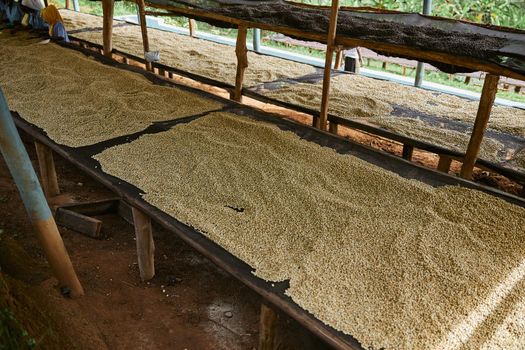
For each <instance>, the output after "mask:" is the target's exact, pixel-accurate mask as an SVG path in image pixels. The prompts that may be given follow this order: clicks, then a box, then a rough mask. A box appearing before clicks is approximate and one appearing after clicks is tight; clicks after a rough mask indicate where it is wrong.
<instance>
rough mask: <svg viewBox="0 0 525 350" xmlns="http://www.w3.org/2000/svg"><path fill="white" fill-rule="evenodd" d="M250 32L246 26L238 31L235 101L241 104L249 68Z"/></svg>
mask: <svg viewBox="0 0 525 350" xmlns="http://www.w3.org/2000/svg"><path fill="white" fill-rule="evenodd" d="M247 32H248V30H247V28H246V27H245V26H239V28H238V30H237V44H236V46H235V54H236V56H237V75H236V77H235V89H234V90H233V100H234V101H237V102H241V100H242V85H243V80H244V71H245V70H246V68H247V67H248V49H247V48H246V34H247Z"/></svg>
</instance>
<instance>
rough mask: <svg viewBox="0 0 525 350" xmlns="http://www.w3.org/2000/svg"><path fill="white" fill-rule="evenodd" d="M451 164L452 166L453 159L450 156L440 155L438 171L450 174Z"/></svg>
mask: <svg viewBox="0 0 525 350" xmlns="http://www.w3.org/2000/svg"><path fill="white" fill-rule="evenodd" d="M451 164H452V158H451V157H450V156H447V155H445V154H440V155H439V162H438V166H437V170H439V171H442V172H444V173H448V172H449V170H450V165H451Z"/></svg>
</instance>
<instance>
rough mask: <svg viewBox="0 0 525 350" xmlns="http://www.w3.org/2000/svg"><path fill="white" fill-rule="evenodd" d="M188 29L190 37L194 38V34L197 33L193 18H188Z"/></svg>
mask: <svg viewBox="0 0 525 350" xmlns="http://www.w3.org/2000/svg"><path fill="white" fill-rule="evenodd" d="M188 27H189V30H190V36H191V37H194V36H195V33H196V32H197V21H196V20H194V19H193V18H189V19H188Z"/></svg>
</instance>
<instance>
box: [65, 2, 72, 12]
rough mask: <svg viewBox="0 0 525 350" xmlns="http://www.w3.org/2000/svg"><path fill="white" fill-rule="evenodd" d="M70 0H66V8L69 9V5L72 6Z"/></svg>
mask: <svg viewBox="0 0 525 350" xmlns="http://www.w3.org/2000/svg"><path fill="white" fill-rule="evenodd" d="M70 2H71V1H70V0H66V8H67V9H68V10H69V6H70Z"/></svg>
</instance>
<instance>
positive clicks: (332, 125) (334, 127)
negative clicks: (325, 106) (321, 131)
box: [328, 121, 339, 135]
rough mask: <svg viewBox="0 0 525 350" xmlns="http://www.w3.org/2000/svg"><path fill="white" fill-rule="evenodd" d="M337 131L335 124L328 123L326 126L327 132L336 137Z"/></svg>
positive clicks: (337, 126)
mask: <svg viewBox="0 0 525 350" xmlns="http://www.w3.org/2000/svg"><path fill="white" fill-rule="evenodd" d="M338 129H339V125H338V124H337V123H336V122H333V121H330V123H329V124H328V131H330V132H331V133H332V134H335V135H337V132H338Z"/></svg>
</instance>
